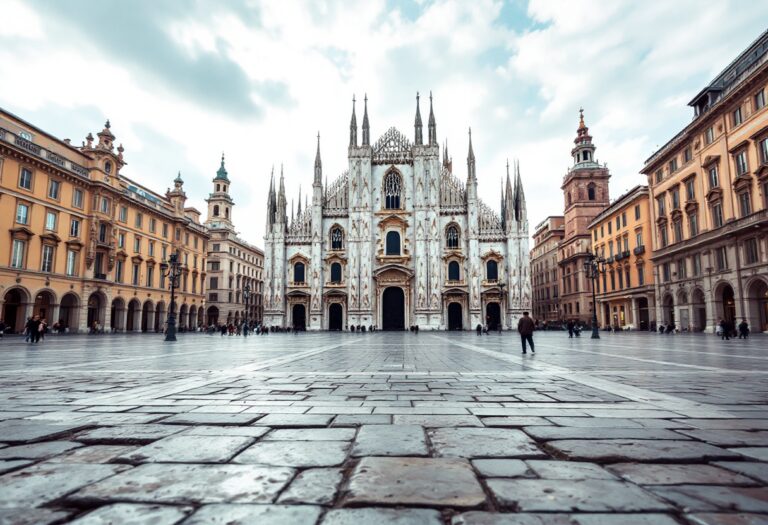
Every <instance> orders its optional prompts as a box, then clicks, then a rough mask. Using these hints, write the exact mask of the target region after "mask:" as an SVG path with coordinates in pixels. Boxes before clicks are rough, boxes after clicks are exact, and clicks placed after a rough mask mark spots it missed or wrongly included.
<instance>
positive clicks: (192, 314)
mask: <svg viewBox="0 0 768 525" xmlns="http://www.w3.org/2000/svg"><path fill="white" fill-rule="evenodd" d="M187 326H188V327H189V329H190V330H194V329H195V328H197V306H195V305H194V304H193V305H192V306H190V307H189V321H188V323H187Z"/></svg>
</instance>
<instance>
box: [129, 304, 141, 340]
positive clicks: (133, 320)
mask: <svg viewBox="0 0 768 525" xmlns="http://www.w3.org/2000/svg"><path fill="white" fill-rule="evenodd" d="M139 330H141V301H139V300H138V299H137V298H135V297H134V298H133V299H131V300H130V301H129V302H128V317H127V318H126V321H125V331H126V332H138V331H139Z"/></svg>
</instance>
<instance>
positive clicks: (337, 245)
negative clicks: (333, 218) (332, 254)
mask: <svg viewBox="0 0 768 525" xmlns="http://www.w3.org/2000/svg"><path fill="white" fill-rule="evenodd" d="M343 249H344V232H342V231H341V228H340V227H338V226H336V227H335V228H333V229H332V230H331V250H334V251H339V250H343Z"/></svg>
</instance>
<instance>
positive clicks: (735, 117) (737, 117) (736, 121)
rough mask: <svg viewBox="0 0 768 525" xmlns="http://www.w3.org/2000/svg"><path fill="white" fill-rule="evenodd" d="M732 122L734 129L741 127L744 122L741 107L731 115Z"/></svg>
mask: <svg viewBox="0 0 768 525" xmlns="http://www.w3.org/2000/svg"><path fill="white" fill-rule="evenodd" d="M731 121H732V122H733V127H734V128H735V127H736V126H739V125H741V123H742V122H744V119H743V117H742V115H741V106H739V107H738V108H736V109H735V110H734V111H733V113H731Z"/></svg>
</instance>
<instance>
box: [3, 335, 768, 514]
mask: <svg viewBox="0 0 768 525" xmlns="http://www.w3.org/2000/svg"><path fill="white" fill-rule="evenodd" d="M587 335H588V334H587ZM536 348H537V350H538V351H537V352H536V354H535V355H532V354H528V355H521V354H520V349H519V338H518V337H517V336H516V335H515V334H512V333H506V334H503V335H498V334H492V335H489V336H482V337H478V336H476V335H475V334H474V333H440V332H433V333H426V332H422V333H421V334H419V335H414V334H408V333H403V334H400V333H381V332H380V333H375V334H338V333H336V334H329V333H318V334H300V335H290V334H277V335H269V336H261V337H258V336H255V337H250V338H247V339H243V338H240V337H220V336H219V335H214V336H208V335H202V334H182V335H180V337H179V341H178V342H177V343H175V344H166V343H164V342H163V341H162V340H161V338H158V337H157V336H154V335H123V336H65V337H50V336H49V338H48V339H47V340H46V341H45V342H44V343H42V344H40V345H36V346H30V345H26V344H24V343H23V342H22V341H21V340H20V339H14V338H6V339H5V340H4V341H3V342H1V343H0V473H1V474H2V475H0V524H5V523H8V524H11V523H12V524H27V523H30V524H31V523H35V524H47V523H62V522H70V521H72V522H74V523H78V524H107V523H111V524H129V523H130V524H150V523H151V524H155V525H159V524H172V523H185V524H208V523H222V524H223V523H228V524H235V523H258V524H259V525H265V524H266V525H270V524H280V525H284V524H287V525H292V524H323V525H342V524H385V523H392V524H399V525H410V524H427V525H433V524H453V525H480V524H501V525H504V524H523V525H532V524H537V525H613V524H615V525H619V524H621V525H640V524H647V525H668V524H696V525H703V524H729V525H754V524H765V523H768V488H767V487H766V483H767V482H768V381H767V379H768V337H766V336H763V335H756V336H753V337H752V338H750V339H749V340H748V341H739V340H733V341H726V342H721V341H720V340H719V339H718V338H716V337H715V336H712V335H701V334H697V335H693V334H691V335H658V334H604V335H603V337H602V339H600V341H592V340H590V339H589V338H588V337H581V338H576V339H571V340H569V339H568V337H567V335H565V334H563V333H562V332H549V333H538V334H536Z"/></svg>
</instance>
